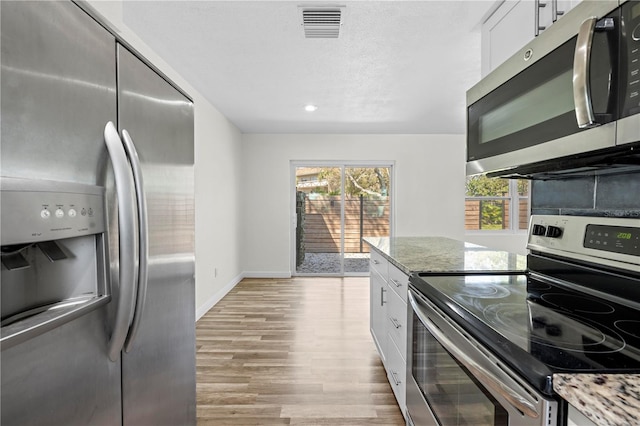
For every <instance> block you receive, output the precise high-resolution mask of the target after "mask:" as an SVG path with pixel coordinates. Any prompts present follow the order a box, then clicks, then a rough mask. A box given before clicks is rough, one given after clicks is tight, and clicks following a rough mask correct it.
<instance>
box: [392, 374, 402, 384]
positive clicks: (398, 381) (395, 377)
mask: <svg viewBox="0 0 640 426" xmlns="http://www.w3.org/2000/svg"><path fill="white" fill-rule="evenodd" d="M391 378H392V379H393V383H395V385H396V386H400V383H402V382H401V381H400V379H398V373H396V372H395V371H392V372H391Z"/></svg>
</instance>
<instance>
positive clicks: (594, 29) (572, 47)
mask: <svg viewBox="0 0 640 426" xmlns="http://www.w3.org/2000/svg"><path fill="white" fill-rule="evenodd" d="M639 91H640V1H625V2H622V4H621V5H619V4H618V1H613V0H601V1H583V2H582V3H580V4H578V5H577V6H576V7H575V8H574V9H572V10H571V11H570V12H569V13H567V15H566V16H565V17H563V18H562V19H561V20H559V21H558V22H557V23H555V24H554V25H552V26H551V27H550V28H549V29H547V30H546V31H545V32H544V33H542V34H541V35H540V36H539V37H537V38H535V39H534V40H533V41H532V42H531V43H529V44H528V45H526V46H525V47H524V48H522V49H521V50H520V51H519V52H518V53H516V54H515V55H514V56H512V57H511V58H509V59H508V60H507V61H506V62H505V63H503V64H502V65H500V66H499V67H498V68H496V69H495V70H494V71H493V72H491V73H490V74H489V75H487V76H486V77H485V78H484V79H483V80H482V81H480V82H479V83H478V84H476V85H475V86H474V87H472V88H471V89H470V90H469V91H468V92H467V175H474V174H481V173H487V174H488V175H490V176H522V177H535V176H537V175H539V174H541V175H543V176H544V175H545V174H553V173H558V174H562V173H564V172H567V171H575V170H587V171H588V170H597V169H604V168H609V169H610V168H615V167H629V166H631V167H637V166H636V165H637V164H640V95H639Z"/></svg>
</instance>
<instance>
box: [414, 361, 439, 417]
mask: <svg viewBox="0 0 640 426" xmlns="http://www.w3.org/2000/svg"><path fill="white" fill-rule="evenodd" d="M407 417H409V418H411V421H412V422H413V424H415V425H416V426H438V425H439V423H438V421H437V420H436V418H435V417H434V416H433V413H432V412H431V408H429V404H428V403H427V401H426V400H425V399H424V396H422V392H420V388H419V387H418V384H417V383H416V381H415V379H414V378H413V376H412V375H411V371H407Z"/></svg>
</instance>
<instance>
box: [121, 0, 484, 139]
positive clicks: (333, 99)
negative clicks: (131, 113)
mask: <svg viewBox="0 0 640 426" xmlns="http://www.w3.org/2000/svg"><path fill="white" fill-rule="evenodd" d="M324 4H333V5H336V4H337V5H341V6H345V7H344V14H343V15H344V17H343V25H342V27H341V33H340V37H339V38H337V39H305V38H304V31H303V29H302V27H301V14H300V10H299V9H300V8H299V6H300V5H306V6H309V5H324ZM493 4H494V0H490V1H480V0H473V1H406V2H404V1H347V2H339V3H323V2H307V1H278V2H273V1H195V2H189V1H130V0H127V1H125V2H124V6H123V16H124V22H125V23H126V24H127V25H128V26H129V27H130V28H131V29H132V30H134V31H135V32H136V33H137V34H138V35H139V36H140V37H141V38H142V39H143V40H144V41H145V42H146V43H147V44H148V45H149V46H150V47H152V48H153V49H154V50H155V51H156V52H157V53H158V54H159V55H161V56H162V57H163V58H164V59H165V60H166V61H167V62H168V63H169V64H171V65H172V66H173V68H174V69H176V71H178V72H179V73H180V74H181V75H182V76H183V77H184V78H185V79H186V80H187V81H189V83H190V84H191V85H192V86H193V87H195V88H196V89H197V90H199V91H200V92H201V93H202V94H203V95H204V96H205V97H206V98H207V99H208V100H209V101H210V102H211V103H212V104H213V105H214V106H216V108H218V110H220V112H221V113H222V114H224V115H225V116H226V117H227V118H228V119H229V120H231V121H232V122H233V123H234V124H235V125H236V126H237V127H238V128H239V129H240V130H241V131H242V132H243V133H464V131H465V92H466V90H467V89H468V88H470V87H471V86H472V85H474V84H475V83H476V82H477V81H478V79H479V78H480V32H479V29H478V28H479V25H478V24H479V23H480V22H481V20H482V19H483V16H485V15H486V14H487V11H488V10H489V9H490V8H491V6H492V5H493ZM308 103H312V104H315V105H317V106H318V110H317V111H316V112H313V113H309V112H306V111H304V109H303V107H304V106H305V105H306V104H308Z"/></svg>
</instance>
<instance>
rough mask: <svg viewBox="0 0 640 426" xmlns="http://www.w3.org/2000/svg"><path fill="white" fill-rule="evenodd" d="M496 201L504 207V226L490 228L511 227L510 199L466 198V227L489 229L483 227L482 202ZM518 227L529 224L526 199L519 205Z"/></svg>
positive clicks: (495, 202)
mask: <svg viewBox="0 0 640 426" xmlns="http://www.w3.org/2000/svg"><path fill="white" fill-rule="evenodd" d="M486 202H490V203H494V204H496V205H498V206H500V207H501V208H502V211H501V219H502V226H501V227H497V228H489V229H509V221H510V208H511V203H510V202H509V200H505V199H502V200H477V199H476V200H465V206H464V207H465V208H464V227H465V229H467V230H480V229H487V228H486V227H483V224H482V220H481V210H482V203H486ZM518 208H519V211H518V229H527V228H528V226H529V203H528V201H527V200H526V199H523V200H520V203H519V205H518Z"/></svg>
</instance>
